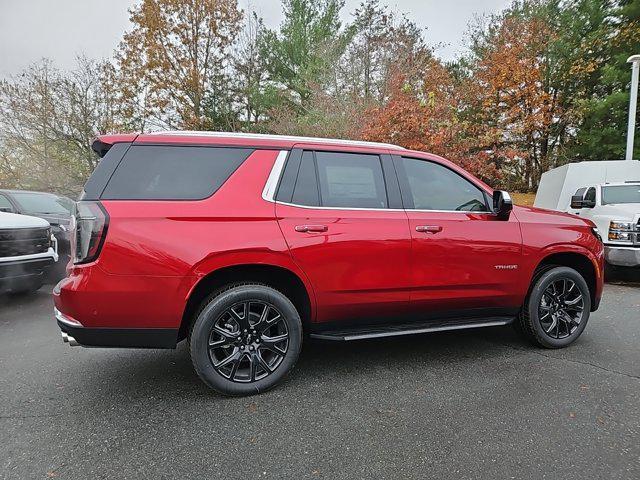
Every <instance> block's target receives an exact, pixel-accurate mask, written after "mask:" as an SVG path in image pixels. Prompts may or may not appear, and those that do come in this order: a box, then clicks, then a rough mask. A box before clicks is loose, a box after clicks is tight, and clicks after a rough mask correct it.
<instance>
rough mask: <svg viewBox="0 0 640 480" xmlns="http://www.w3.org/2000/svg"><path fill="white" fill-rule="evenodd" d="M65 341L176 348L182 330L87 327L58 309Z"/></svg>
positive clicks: (97, 344) (127, 346) (57, 312)
mask: <svg viewBox="0 0 640 480" xmlns="http://www.w3.org/2000/svg"><path fill="white" fill-rule="evenodd" d="M54 315H55V318H56V321H57V323H58V327H59V328H60V331H61V332H62V338H63V340H64V342H65V343H69V344H70V345H71V346H74V345H81V346H83V347H111V348H176V343H177V339H178V330H177V329H172V328H87V327H84V326H83V325H81V324H80V323H79V322H77V321H76V320H74V319H72V318H70V317H68V316H66V315H64V314H63V313H62V312H60V311H59V310H58V309H57V308H54Z"/></svg>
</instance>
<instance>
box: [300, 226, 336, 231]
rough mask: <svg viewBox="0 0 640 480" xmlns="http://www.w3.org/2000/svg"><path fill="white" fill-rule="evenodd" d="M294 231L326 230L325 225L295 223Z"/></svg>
mask: <svg viewBox="0 0 640 480" xmlns="http://www.w3.org/2000/svg"><path fill="white" fill-rule="evenodd" d="M295 230H296V232H326V231H327V230H328V228H327V226H326V225H296V227H295Z"/></svg>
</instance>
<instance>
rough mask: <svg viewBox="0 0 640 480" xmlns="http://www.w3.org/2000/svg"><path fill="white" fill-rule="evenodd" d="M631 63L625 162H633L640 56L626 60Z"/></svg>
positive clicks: (633, 56)
mask: <svg viewBox="0 0 640 480" xmlns="http://www.w3.org/2000/svg"><path fill="white" fill-rule="evenodd" d="M627 62H629V63H631V96H630V98H629V125H628V127H627V155H626V160H633V137H634V135H635V130H636V105H637V103H638V73H639V71H640V55H632V56H631V57H629V58H628V59H627Z"/></svg>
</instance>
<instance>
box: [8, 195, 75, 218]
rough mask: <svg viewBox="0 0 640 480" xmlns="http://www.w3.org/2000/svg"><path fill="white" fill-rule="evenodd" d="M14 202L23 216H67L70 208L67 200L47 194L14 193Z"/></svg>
mask: <svg viewBox="0 0 640 480" xmlns="http://www.w3.org/2000/svg"><path fill="white" fill-rule="evenodd" d="M13 198H14V200H15V201H16V202H17V203H18V204H20V207H22V208H21V212H22V213H24V214H25V215H38V214H43V213H44V214H47V213H51V214H59V215H68V214H69V213H71V208H70V205H69V202H68V199H64V197H58V196H56V195H50V194H48V193H32V192H15V193H14V194H13Z"/></svg>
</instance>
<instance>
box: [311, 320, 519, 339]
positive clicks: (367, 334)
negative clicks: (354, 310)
mask: <svg viewBox="0 0 640 480" xmlns="http://www.w3.org/2000/svg"><path fill="white" fill-rule="evenodd" d="M511 322H513V318H505V317H498V318H496V319H487V320H486V321H484V322H473V323H458V324H451V325H446V324H445V325H443V324H439V325H432V326H417V325H404V326H399V325H396V326H390V327H387V328H386V329H385V328H381V327H377V328H376V327H370V328H368V329H362V328H360V329H353V330H340V331H330V330H328V331H326V332H319V333H312V334H311V335H310V337H311V338H315V339H318V340H334V341H339V342H350V341H352V340H366V339H370V338H385V337H398V336H401V335H415V334H417V333H432V332H446V331H450V330H466V329H470V328H482V327H499V326H503V325H509V324H510V323H511Z"/></svg>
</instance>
